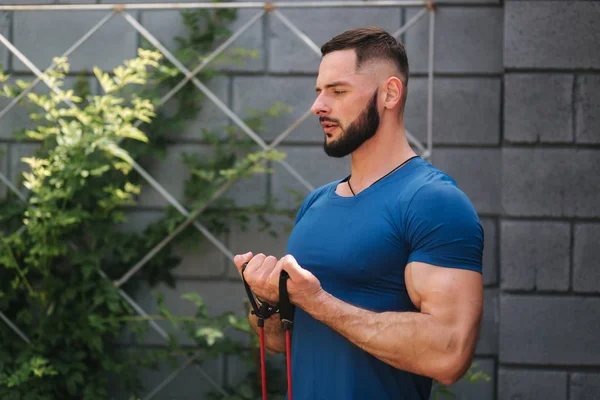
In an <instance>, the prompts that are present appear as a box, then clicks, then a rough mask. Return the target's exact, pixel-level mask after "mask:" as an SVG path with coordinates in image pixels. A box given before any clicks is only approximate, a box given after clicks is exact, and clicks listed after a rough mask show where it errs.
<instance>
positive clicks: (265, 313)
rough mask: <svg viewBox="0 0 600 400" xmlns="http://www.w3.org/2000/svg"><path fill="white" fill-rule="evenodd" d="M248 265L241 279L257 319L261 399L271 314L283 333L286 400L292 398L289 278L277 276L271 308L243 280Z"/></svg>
mask: <svg viewBox="0 0 600 400" xmlns="http://www.w3.org/2000/svg"><path fill="white" fill-rule="evenodd" d="M247 264H248V263H246V264H244V266H243V267H242V279H243V281H244V286H245V287H246V294H247V295H248V299H249V300H250V305H251V306H252V311H251V313H252V314H254V315H256V316H257V317H258V323H257V326H258V330H259V338H260V373H261V383H262V398H263V400H267V374H266V366H265V331H264V326H265V319H268V318H270V317H271V316H272V315H273V314H279V317H280V319H281V328H282V329H283V331H284V332H285V361H286V369H287V382H288V399H289V400H293V398H292V325H293V324H294V305H293V304H292V303H291V302H290V297H289V294H288V291H287V280H288V278H289V277H290V276H289V275H288V273H287V272H285V271H281V274H280V275H279V303H277V305H276V306H272V305H270V304H268V303H265V302H261V301H260V300H258V298H257V297H256V295H255V294H254V293H253V292H252V290H251V289H250V286H249V285H248V283H247V282H246V278H244V271H245V269H246V266H247Z"/></svg>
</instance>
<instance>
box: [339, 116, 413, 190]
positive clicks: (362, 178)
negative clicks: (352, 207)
mask: <svg viewBox="0 0 600 400" xmlns="http://www.w3.org/2000/svg"><path fill="white" fill-rule="evenodd" d="M380 128H382V129H380V131H378V132H377V134H375V136H373V137H372V138H371V139H369V140H367V141H366V142H365V143H363V144H362V145H361V146H360V148H359V149H358V150H356V151H355V152H354V153H352V161H351V167H352V172H351V173H352V179H351V181H352V188H353V189H354V191H355V192H356V193H358V192H359V191H362V190H364V189H365V188H367V187H369V186H370V185H372V184H373V182H375V181H377V180H378V179H380V178H381V177H383V176H384V175H386V174H387V173H389V172H390V171H392V170H393V169H394V168H396V167H398V165H400V164H401V163H403V162H404V161H406V160H407V159H409V158H410V157H413V156H414V155H415V152H414V151H413V150H412V148H411V147H410V146H409V144H408V141H407V140H406V133H405V131H404V127H403V126H398V125H396V126H395V127H393V128H391V129H389V130H387V131H386V130H384V129H385V128H384V127H382V126H380Z"/></svg>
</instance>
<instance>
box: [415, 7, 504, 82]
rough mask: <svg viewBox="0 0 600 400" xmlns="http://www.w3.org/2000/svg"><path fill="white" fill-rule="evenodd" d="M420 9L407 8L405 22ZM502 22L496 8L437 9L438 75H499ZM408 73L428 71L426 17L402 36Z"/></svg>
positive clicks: (436, 46) (436, 64)
mask: <svg viewBox="0 0 600 400" xmlns="http://www.w3.org/2000/svg"><path fill="white" fill-rule="evenodd" d="M419 11H420V10H419V9H417V8H412V9H408V10H407V12H406V20H409V19H410V18H411V17H413V16H414V15H416V14H417V13H418V12H419ZM502 19H503V10H502V8H498V7H477V8H466V7H451V8H450V7H448V8H446V7H439V8H438V9H437V11H436V12H435V47H434V71H435V72H441V73H500V72H502ZM405 42H406V51H407V54H408V65H409V68H410V71H411V72H421V73H423V72H427V69H428V62H429V58H428V54H429V53H428V49H429V16H428V15H427V14H426V15H425V16H424V17H423V18H422V19H421V20H420V21H418V22H417V23H416V24H415V25H414V26H413V27H411V28H410V29H409V30H408V31H407V32H406V33H405Z"/></svg>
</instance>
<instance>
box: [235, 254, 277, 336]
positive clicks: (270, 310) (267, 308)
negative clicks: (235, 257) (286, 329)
mask: <svg viewBox="0 0 600 400" xmlns="http://www.w3.org/2000/svg"><path fill="white" fill-rule="evenodd" d="M247 266H248V263H245V264H244V266H243V267H242V280H243V281H244V286H245V288H246V294H247V295H248V299H249V300H250V305H251V306H252V311H251V312H252V314H254V315H256V316H257V317H258V325H259V326H260V327H262V326H263V325H264V320H265V319H267V318H270V317H271V315H273V314H275V313H277V309H276V308H275V307H273V306H272V305H270V304H269V303H267V302H261V304H260V306H259V305H258V302H257V300H256V296H255V295H254V293H252V290H250V286H249V285H248V282H246V278H245V277H244V271H246V267H247Z"/></svg>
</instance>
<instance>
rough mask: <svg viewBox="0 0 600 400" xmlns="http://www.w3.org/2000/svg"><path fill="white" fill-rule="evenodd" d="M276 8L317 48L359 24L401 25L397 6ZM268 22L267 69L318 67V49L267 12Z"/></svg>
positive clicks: (309, 69)
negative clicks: (309, 45)
mask: <svg viewBox="0 0 600 400" xmlns="http://www.w3.org/2000/svg"><path fill="white" fill-rule="evenodd" d="M279 12H281V14H283V15H284V16H285V17H286V18H287V19H289V20H290V21H291V22H292V23H293V24H294V25H296V26H297V27H298V28H299V29H300V30H301V31H302V32H304V34H306V35H307V36H308V37H309V38H310V39H311V40H312V41H313V42H314V43H315V44H316V45H317V47H319V48H320V47H321V46H322V45H323V44H325V43H326V42H327V41H329V40H330V39H332V38H333V37H334V36H336V35H338V34H340V33H342V32H344V31H346V30H349V29H354V28H357V27H359V26H373V25H375V26H378V27H380V28H383V29H385V30H387V31H388V32H390V33H394V32H395V31H396V30H398V28H400V26H401V9H400V8H397V9H394V8H385V7H379V8H376V7H372V8H371V7H365V8H361V9H357V8H318V9H314V8H304V9H281V10H279ZM269 26H270V32H269V41H268V42H269V50H270V53H269V57H268V58H269V71H271V72H311V73H316V72H317V71H318V69H319V63H320V60H321V53H320V52H319V53H317V52H315V51H313V50H312V49H311V48H309V47H308V46H307V45H306V44H305V43H304V42H303V41H302V40H301V39H300V38H298V37H297V36H296V35H295V34H294V33H293V32H292V31H291V30H290V29H289V28H288V27H287V26H286V25H285V24H284V23H283V22H281V20H280V19H279V18H277V17H276V16H275V15H270V16H269ZM409 60H410V59H409Z"/></svg>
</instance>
